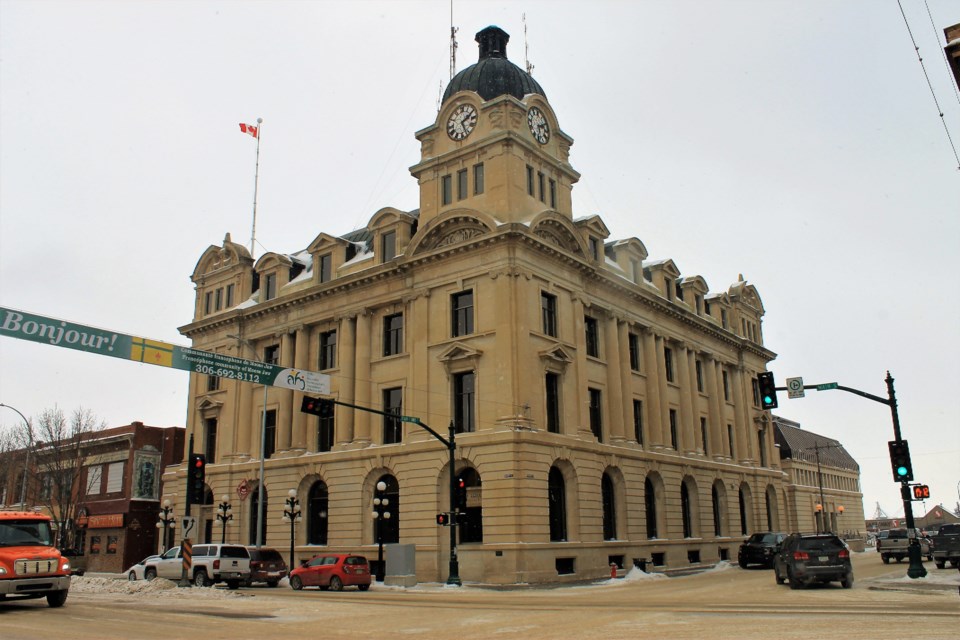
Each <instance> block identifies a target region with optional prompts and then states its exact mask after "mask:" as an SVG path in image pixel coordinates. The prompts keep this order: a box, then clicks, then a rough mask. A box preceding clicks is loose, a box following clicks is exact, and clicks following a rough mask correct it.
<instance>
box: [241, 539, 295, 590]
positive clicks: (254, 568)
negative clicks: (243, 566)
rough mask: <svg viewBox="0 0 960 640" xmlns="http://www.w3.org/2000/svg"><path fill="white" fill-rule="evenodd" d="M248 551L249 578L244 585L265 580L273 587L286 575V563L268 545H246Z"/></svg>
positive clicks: (278, 553)
mask: <svg viewBox="0 0 960 640" xmlns="http://www.w3.org/2000/svg"><path fill="white" fill-rule="evenodd" d="M247 551H248V552H249V553H250V579H249V580H248V581H247V585H246V586H248V587H249V586H250V585H251V584H253V583H254V582H266V583H267V586H268V587H275V586H277V583H278V582H280V581H281V580H282V579H283V578H285V577H286V575H287V563H286V562H284V561H283V556H282V555H280V552H279V551H277V550H276V549H271V548H269V547H260V548H259V549H257V548H256V547H247Z"/></svg>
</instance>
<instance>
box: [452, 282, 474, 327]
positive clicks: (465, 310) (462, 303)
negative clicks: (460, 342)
mask: <svg viewBox="0 0 960 640" xmlns="http://www.w3.org/2000/svg"><path fill="white" fill-rule="evenodd" d="M450 309H451V311H452V316H453V317H452V328H451V332H452V334H453V337H454V338H456V337H457V336H466V335H470V334H471V333H473V291H461V292H460V293H455V294H453V295H452V296H450Z"/></svg>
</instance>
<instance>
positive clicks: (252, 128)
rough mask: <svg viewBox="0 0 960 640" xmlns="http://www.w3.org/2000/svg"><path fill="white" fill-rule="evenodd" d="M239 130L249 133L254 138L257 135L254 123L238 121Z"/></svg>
mask: <svg viewBox="0 0 960 640" xmlns="http://www.w3.org/2000/svg"><path fill="white" fill-rule="evenodd" d="M240 131H242V132H243V133H246V134H249V135H251V136H253V137H254V138H256V137H257V126H256V125H254V124H243V123H242V122H241V123H240Z"/></svg>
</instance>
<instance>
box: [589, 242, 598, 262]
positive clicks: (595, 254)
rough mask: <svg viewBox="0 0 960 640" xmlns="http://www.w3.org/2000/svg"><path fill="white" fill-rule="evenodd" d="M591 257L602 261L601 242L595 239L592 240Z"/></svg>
mask: <svg viewBox="0 0 960 640" xmlns="http://www.w3.org/2000/svg"><path fill="white" fill-rule="evenodd" d="M590 255H592V256H593V259H594V260H599V259H600V241H599V240H597V239H596V238H593V237H591V238H590Z"/></svg>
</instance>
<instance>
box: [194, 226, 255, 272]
mask: <svg viewBox="0 0 960 640" xmlns="http://www.w3.org/2000/svg"><path fill="white" fill-rule="evenodd" d="M252 261H253V258H251V257H250V252H249V251H247V249H246V247H243V246H242V245H239V244H237V243H236V242H233V241H232V240H231V239H230V234H229V233H228V234H227V235H226V236H225V237H224V238H223V246H222V247H217V246H215V245H210V246H209V247H207V250H206V251H204V252H203V255H202V256H200V260H198V261H197V266H196V268H195V269H194V270H193V276H192V279H193V281H194V282H199V281H200V280H201V279H202V278H203V276H205V275H208V274H211V273H214V272H216V271H220V270H222V269H229V268H231V267H236V266H237V265H241V264H249V263H250V262H252Z"/></svg>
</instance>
